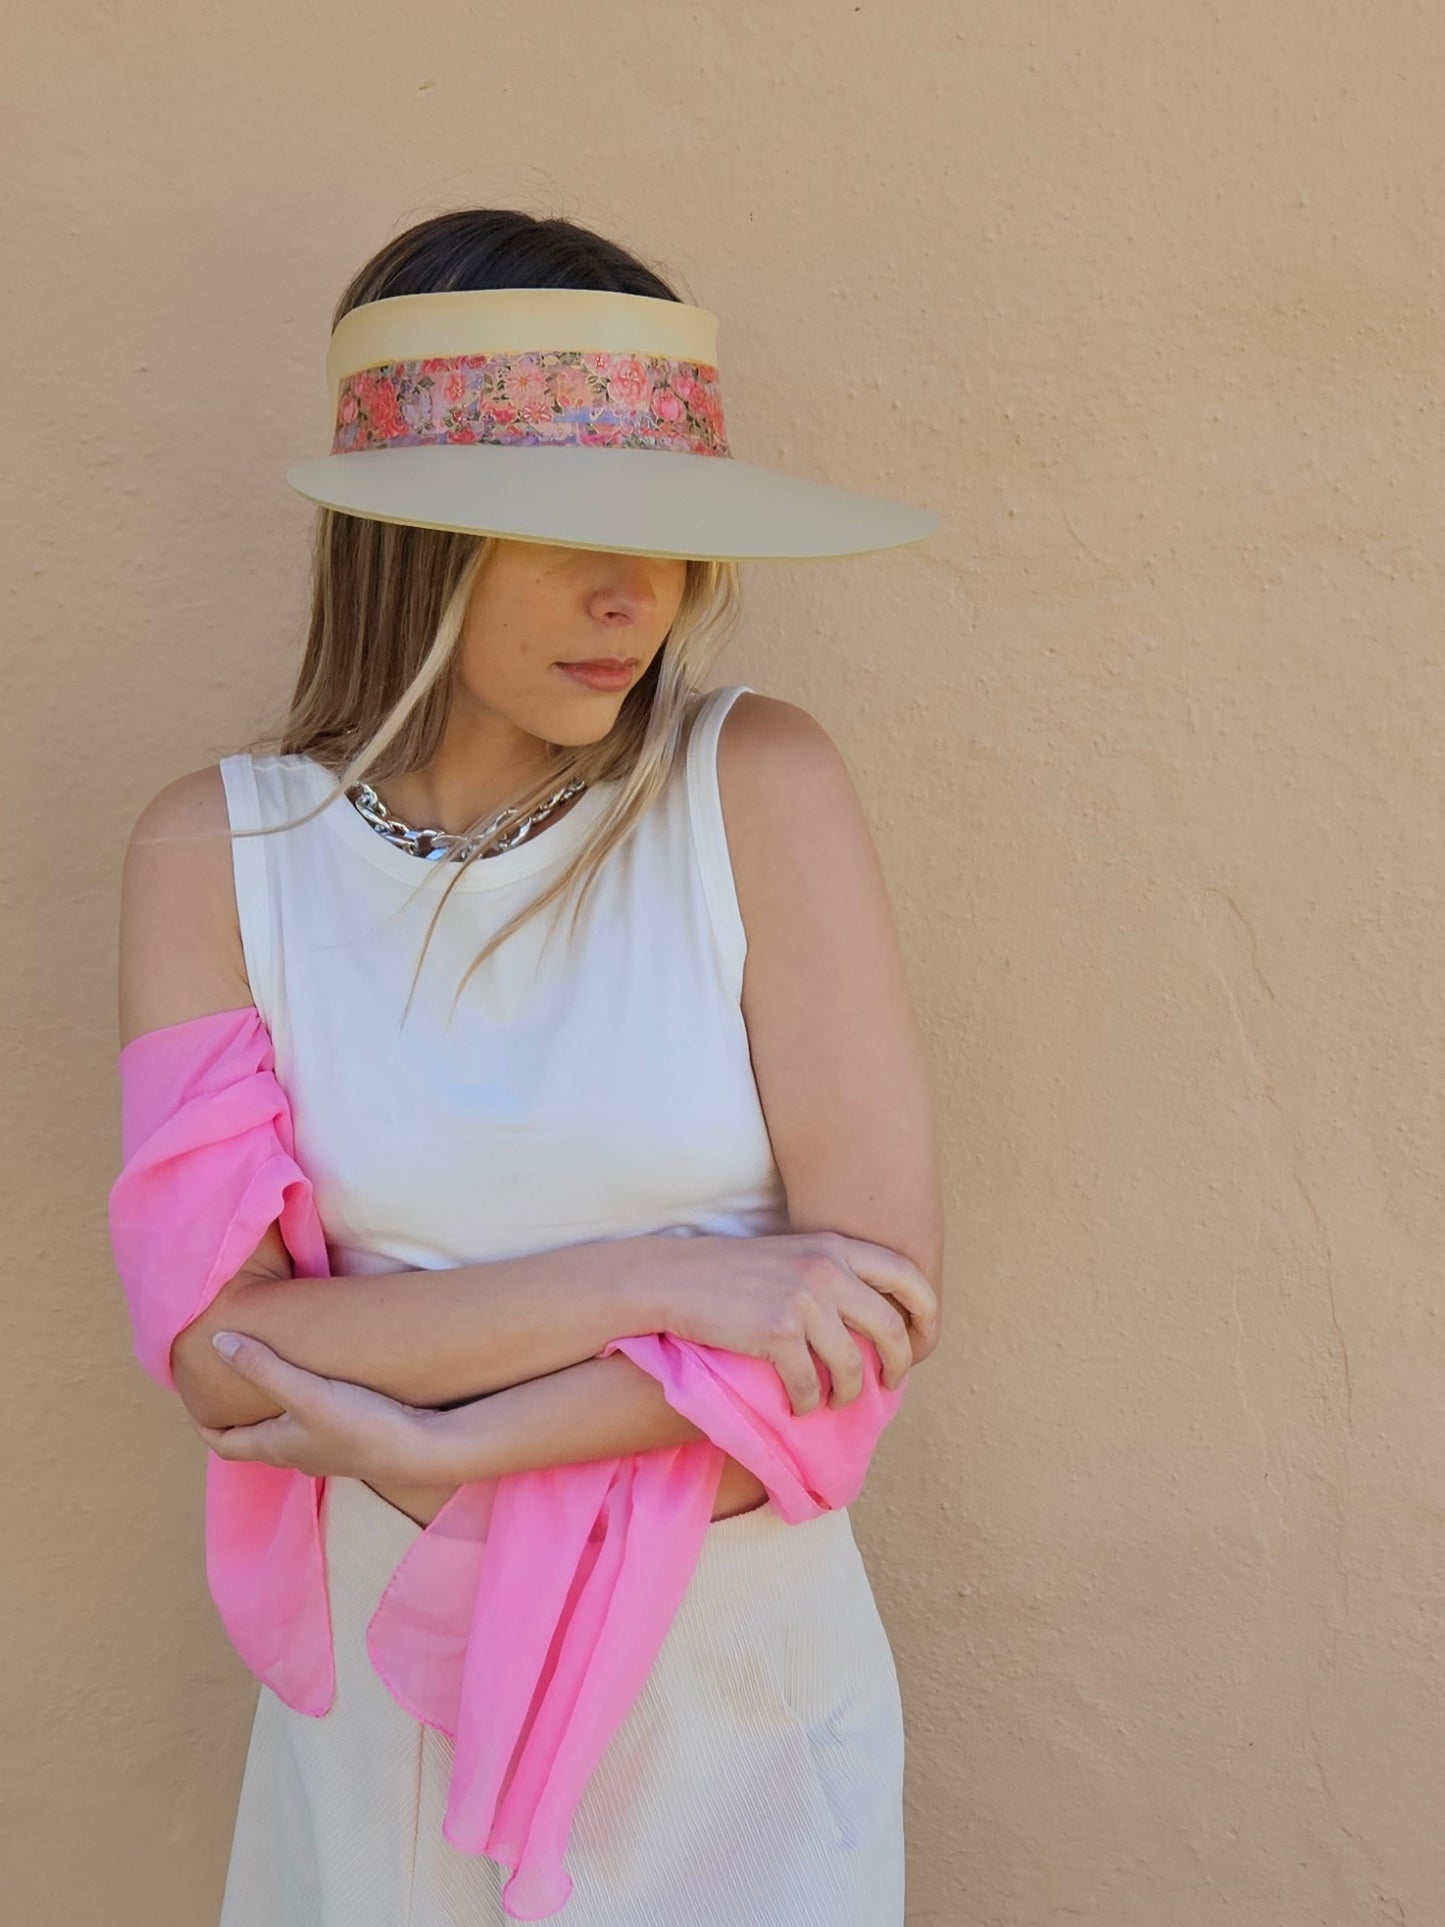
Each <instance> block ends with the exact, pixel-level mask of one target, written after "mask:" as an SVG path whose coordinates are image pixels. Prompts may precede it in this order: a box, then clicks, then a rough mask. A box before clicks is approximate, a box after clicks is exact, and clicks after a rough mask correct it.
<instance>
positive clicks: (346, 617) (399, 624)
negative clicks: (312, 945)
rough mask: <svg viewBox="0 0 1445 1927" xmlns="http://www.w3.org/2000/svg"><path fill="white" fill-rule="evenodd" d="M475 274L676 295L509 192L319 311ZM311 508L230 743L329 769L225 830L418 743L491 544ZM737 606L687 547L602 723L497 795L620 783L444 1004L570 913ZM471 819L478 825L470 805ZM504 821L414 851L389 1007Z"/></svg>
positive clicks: (411, 756) (731, 572)
mask: <svg viewBox="0 0 1445 1927" xmlns="http://www.w3.org/2000/svg"><path fill="white" fill-rule="evenodd" d="M487 286H494V287H543V286H577V287H600V288H604V289H607V288H611V289H615V290H616V291H618V292H623V293H637V294H649V295H653V296H658V297H662V298H666V299H671V300H679V299H681V298H682V297H680V296H678V295H677V294H676V293H674V291H673V290H672V289H671V288H669V287H668V286H667V284H666V283H665V282H663V281H662V280H661V279H660V278H659V277H658V276H657V275H655V274H654V273H653V272H652V270H651V269H649V268H647V267H645V266H643V264H642V263H640V262H638V261H637V260H636V259H635V257H633V256H631V255H629V254H627V253H626V252H625V251H624V250H622V249H621V248H619V247H617V245H616V244H615V243H613V242H610V241H607V240H605V239H604V238H603V237H601V236H599V235H595V234H593V233H592V232H591V231H590V230H588V229H585V228H578V227H576V226H574V225H573V224H572V223H570V222H567V221H560V220H547V221H541V220H536V219H534V218H533V217H532V216H530V215H525V214H519V213H515V212H513V211H511V210H505V209H502V210H498V209H463V210H459V211H457V212H454V213H450V214H443V215H438V216H436V217H434V218H433V219H432V220H429V221H424V222H421V223H420V224H418V225H417V226H416V227H414V228H410V229H408V230H407V232H406V233H404V234H402V235H400V236H398V237H397V238H396V239H394V240H393V241H391V242H388V243H387V245H386V246H385V247H384V248H383V249H382V250H381V251H380V252H379V253H378V254H377V255H376V256H375V257H373V259H372V260H371V261H369V262H368V263H367V264H366V265H365V266H364V267H363V268H362V269H361V270H360V271H359V273H358V274H357V275H356V276H355V277H354V278H353V280H352V282H351V284H350V286H349V287H348V288H347V290H346V291H345V293H344V294H343V295H342V297H341V300H340V301H339V303H338V304H337V308H336V312H335V315H334V317H333V326H334V325H335V323H336V321H339V320H340V318H341V316H342V315H343V314H345V313H347V312H348V311H349V310H350V309H351V308H352V307H354V306H357V305H358V304H360V303H361V302H363V301H372V300H378V299H382V298H384V297H385V296H387V295H394V294H415V293H423V292H432V291H446V290H448V289H452V288H463V287H465V288H471V287H487ZM316 517H317V520H316V530H315V539H314V544H313V550H312V572H311V615H310V626H309V633H308V635H307V640H306V648H305V653H304V657H303V660H302V663H301V668H300V672H299V674H298V676H297V679H296V683H295V686H294V688H293V690H292V694H291V698H290V702H289V705H288V708H287V711H286V714H285V717H284V720H283V721H282V722H281V723H280V724H279V725H278V726H277V727H276V728H274V729H272V730H269V731H267V732H265V733H263V734H261V735H258V736H255V737H253V738H252V739H251V740H250V741H249V742H248V743H247V744H246V745H245V746H244V747H245V748H246V749H247V750H249V751H250V752H251V753H253V754H265V753H280V754H283V755H284V754H294V753H301V754H304V755H306V756H308V757H310V758H311V759H312V760H313V761H314V762H316V763H317V764H319V765H320V766H322V767H323V768H325V769H328V770H330V771H331V773H332V775H333V776H334V778H335V787H334V789H333V790H332V792H331V793H330V794H328V795H327V796H326V797H325V798H323V799H322V801H321V802H320V803H318V804H317V805H316V806H315V808H314V809H312V810H308V811H307V812H306V813H305V815H303V816H300V817H296V818H294V819H292V820H291V821H289V822H286V823H279V824H268V825H264V826H262V827H261V828H259V829H242V830H233V831H232V832H231V834H232V835H233V836H248V835H249V836H255V835H270V834H273V833H274V832H275V831H277V830H283V829H294V828H299V827H300V826H301V825H302V824H303V823H307V822H310V821H311V819H312V818H313V817H314V816H316V815H317V814H318V813H319V811H321V810H322V809H324V808H326V807H327V806H328V805H329V804H330V803H331V802H332V801H333V800H334V798H335V797H336V796H337V795H340V794H343V793H344V792H345V790H346V789H347V788H349V787H350V786H351V785H352V784H355V783H358V782H361V781H367V782H382V781H385V779H386V778H387V777H390V776H399V775H404V774H406V773H408V772H410V771H412V770H415V769H419V768H422V767H424V766H425V765H426V764H427V763H428V762H429V761H430V760H431V758H432V757H433V756H434V755H435V754H436V753H437V750H438V748H439V746H440V744H441V741H442V738H443V734H444V731H445V728H446V723H447V717H448V713H449V709H450V704H451V701H452V695H453V690H454V688H455V684H456V675H457V668H458V663H459V659H460V643H461V636H462V631H463V625H464V621H465V616H466V611H467V606H468V602H469V600H470V597H471V595H472V592H473V590H474V589H475V587H476V585H477V583H478V582H479V581H480V580H481V579H482V576H483V574H484V572H485V570H486V567H487V564H488V561H489V559H490V558H491V556H492V555H493V554H494V552H495V550H496V547H497V544H496V541H495V539H494V538H492V537H490V536H477V535H468V534H460V533H454V532H452V531H449V530H445V529H424V528H413V527H411V526H409V525H405V524H401V523H391V522H378V521H373V520H370V519H368V518H363V517H360V516H354V515H346V514H342V513H339V512H338V511H336V510H333V509H328V508H318V509H317V511H316ZM740 613H741V588H740V583H739V578H738V567H737V564H736V563H735V562H728V561H689V562H688V564H687V574H686V579H685V582H684V587H683V594H682V600H681V602H680V604H679V607H678V610H677V614H676V616H675V617H674V619H673V623H672V626H671V628H670V629H669V630H668V632H667V636H666V637H665V639H664V641H663V644H662V647H661V648H660V649H659V651H658V653H657V655H656V656H655V657H654V658H653V661H652V662H651V663H650V664H649V666H648V670H647V672H646V674H645V675H644V676H643V677H642V678H641V680H640V681H639V682H638V683H637V684H635V685H634V687H633V688H632V689H631V690H629V691H628V694H627V696H626V698H625V700H624V702H623V704H622V708H621V711H620V713H619V715H618V718H617V721H616V723H615V724H614V725H613V727H612V729H611V730H609V731H608V733H607V735H606V736H605V737H604V738H603V739H602V740H601V741H600V742H597V743H591V744H586V745H584V746H583V747H581V748H575V747H571V748H565V749H559V748H557V747H556V746H553V745H548V748H549V749H550V750H552V751H553V754H552V756H551V759H550V760H549V762H548V764H547V766H546V767H545V768H544V770H543V772H542V773H541V775H539V777H538V778H537V780H536V782H535V783H534V784H532V785H531V787H530V788H528V789H526V790H524V791H520V792H518V793H517V794H516V795H515V796H513V797H512V798H510V799H509V804H510V805H511V806H514V807H516V808H517V809H518V810H520V811H522V812H525V811H527V810H530V809H533V808H535V807H536V806H537V805H538V804H540V803H541V802H542V801H543V800H544V799H545V798H546V797H547V796H549V795H550V794H551V793H552V792H553V791H554V790H555V789H556V788H557V787H558V786H559V785H560V784H561V783H563V782H566V781H568V780H570V779H572V778H579V779H581V780H582V781H583V782H585V783H587V784H589V785H591V784H595V783H601V782H613V781H616V782H618V783H619V784H620V787H619V790H618V793H617V795H616V796H615V798H614V799H613V801H612V803H611V806H610V807H609V808H608V809H607V810H606V811H605V812H604V813H603V814H602V816H601V817H600V818H599V819H598V821H597V822H596V823H595V824H594V825H592V827H591V829H590V830H589V832H588V834H587V836H586V838H585V840H584V841H583V843H582V844H581V846H580V847H579V849H578V850H577V851H576V852H575V854H574V855H573V857H572V860H571V861H570V862H569V863H568V864H567V865H566V867H565V868H564V869H563V870H562V871H561V872H560V873H559V874H558V875H557V876H556V877H555V878H554V879H553V880H552V881H551V883H550V884H548V886H547V887H546V888H545V889H544V890H543V891H542V892H541V894H540V895H538V896H537V897H536V898H535V899H533V900H532V901H530V902H528V903H527V904H525V905H524V906H523V907H522V908H521V909H520V910H519V911H518V912H517V913H516V914H515V915H514V916H513V917H511V918H510V919H509V920H508V921H507V922H506V923H505V924H504V925H503V926H502V927H501V929H499V930H497V931H496V932H494V934H493V935H492V936H491V937H490V938H489V939H488V940H487V942H486V944H485V945H484V947H483V948H482V949H481V950H480V951H479V952H478V953H477V955H476V956H475V957H474V958H473V959H472V962H471V964H470V965H469V966H468V968H467V970H466V972H465V974H464V975H463V977H462V979H461V982H460V983H459V984H458V986H457V991H456V995H455V996H454V998H453V1001H452V1010H453V1011H454V1010H455V1008H456V998H458V997H460V995H461V993H462V991H463V989H464V988H465V986H466V984H467V982H468V981H469V979H470V977H471V975H472V972H473V971H474V970H476V969H478V968H479V967H480V965H481V964H483V963H484V962H485V961H486V959H487V958H488V957H490V956H491V955H492V953H493V951H495V950H496V949H497V947H498V946H499V945H500V944H502V943H503V942H505V941H506V939H507V938H508V937H510V936H511V935H512V934H513V933H514V932H515V931H516V930H518V929H520V928H521V926H522V925H523V924H524V923H525V922H526V921H527V920H528V919H529V918H531V917H533V916H536V915H537V914H538V913H539V912H541V911H542V910H543V909H544V908H545V907H546V906H547V905H548V904H552V903H559V902H560V900H561V899H562V898H563V897H564V896H565V895H566V894H567V893H568V892H569V891H574V890H575V902H574V907H573V919H572V928H573V929H574V930H575V927H576V920H577V917H578V915H580V913H581V910H582V906H583V904H584V902H585V901H586V898H587V895H588V894H589V892H590V890H591V888H592V885H593V883H594V882H595V880H596V876H597V872H598V870H599V868H600V866H601V864H602V862H603V861H604V859H605V858H606V857H607V855H608V853H609V852H610V851H611V850H613V849H614V848H615V847H616V845H617V844H619V843H620V842H621V841H622V840H623V838H625V837H626V836H627V835H628V834H629V832H630V831H631V829H632V827H633V825H634V824H635V823H636V822H637V821H638V819H639V818H640V817H641V816H642V815H643V814H644V812H645V811H646V810H647V808H648V806H649V805H650V804H651V802H652V801H653V799H654V798H655V797H656V796H657V795H658V793H659V791H660V790H661V789H662V787H663V785H664V784H665V783H666V782H667V779H668V776H669V773H670V771H671V769H672V767H673V764H674V762H675V760H676V758H677V756H678V754H679V751H680V748H681V744H682V740H683V736H684V733H685V730H686V727H687V723H688V720H689V716H690V714H691V712H692V709H693V707H694V704H695V700H696V698H697V696H698V695H699V694H700V693H701V691H702V690H703V689H704V688H705V687H706V686H707V679H708V675H709V671H710V669H711V667H712V665H713V663H714V662H715V661H716V660H717V657H718V656H719V655H720V654H721V652H722V650H723V649H724V648H725V646H726V644H727V641H728V640H729V638H730V636H731V634H732V631H733V629H734V627H735V625H736V623H737V620H738V617H739V615H740ZM347 807H348V808H350V807H351V805H350V803H349V801H348V804H347ZM574 807H575V805H574ZM469 827H470V828H471V829H473V830H476V829H478V828H479V827H480V823H478V824H474V825H471V826H469ZM504 834H505V829H500V830H498V831H497V832H495V833H494V834H493V835H492V836H491V837H489V838H487V839H486V841H485V842H483V843H481V844H479V846H478V848H477V849H476V850H475V851H474V852H472V853H471V854H469V855H468V856H467V857H466V858H465V859H463V860H452V859H440V860H438V861H436V862H432V863H423V862H421V861H420V860H419V861H418V869H419V871H420V872H421V875H420V876H419V880H418V888H422V887H425V885H426V884H427V882H428V881H429V880H430V878H431V877H432V875H433V874H434V873H436V872H439V871H443V870H445V871H449V872H452V874H451V876H450V878H449V880H448V883H447V886H446V889H445V890H444V891H443V892H442V893H441V896H440V900H439V901H438V904H437V907H436V910H435V912H434V913H433V916H432V919H431V922H430V923H429V924H428V926H427V932H426V937H425V939H424V941H423V943H422V948H421V953H420V955H419V956H418V959H417V966H416V971H415V972H414V973H413V976H412V984H411V990H410V992H409V993H408V996H407V1001H406V1005H405V1008H404V1010H403V1013H402V1018H403V1021H404V1020H405V1016H406V1013H407V1011H409V1010H410V1008H411V1002H412V996H413V995H414V993H415V990H416V983H417V977H418V976H419V974H420V971H421V968H422V964H423V962H424V960H425V957H426V953H427V950H428V948H429V946H430V943H431V939H432V935H433V933H434V931H435V929H436V924H437V919H438V917H439V916H440V915H441V913H442V910H443V908H444V907H445V905H446V902H447V899H448V897H449V896H450V895H451V892H452V890H453V889H454V888H455V887H456V883H457V881H458V879H459V877H460V875H461V873H462V871H463V870H464V869H465V868H466V867H467V865H468V864H469V863H475V862H484V861H485V860H486V854H487V852H488V851H489V850H491V849H493V848H494V847H495V846H496V843H497V841H498V839H499V838H500V837H501V836H502V835H504ZM539 834H541V835H545V834H546V831H545V829H544V830H542V831H540V832H539Z"/></svg>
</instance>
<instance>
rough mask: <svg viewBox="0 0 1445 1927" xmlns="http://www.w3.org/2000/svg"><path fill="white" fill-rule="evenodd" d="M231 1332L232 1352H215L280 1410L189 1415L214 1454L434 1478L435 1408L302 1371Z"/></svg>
mask: <svg viewBox="0 0 1445 1927" xmlns="http://www.w3.org/2000/svg"><path fill="white" fill-rule="evenodd" d="M232 1335H233V1336H235V1337H237V1338H239V1339H240V1344H239V1345H238V1346H237V1347H236V1349H235V1351H234V1353H232V1354H230V1355H229V1356H228V1355H227V1354H226V1353H225V1352H223V1351H221V1350H220V1348H219V1347H217V1356H218V1357H222V1358H225V1360H226V1363H227V1364H228V1365H229V1366H230V1367H231V1370H232V1371H233V1372H236V1373H238V1374H239V1375H240V1376H241V1377H242V1378H244V1379H247V1380H249V1382H250V1383H251V1384H252V1385H255V1386H256V1387H258V1389H259V1390H261V1391H263V1392H268V1393H269V1394H270V1395H271V1397H272V1398H273V1399H275V1401H276V1403H277V1404H278V1405H281V1406H284V1407H285V1410H284V1411H282V1412H280V1413H279V1414H278V1415H277V1416H276V1417H274V1418H263V1419H258V1420H257V1421H256V1423H255V1424H254V1425H226V1426H219V1427H218V1426H211V1425H202V1424H200V1423H199V1422H198V1421H197V1420H195V1419H192V1420H191V1423H192V1425H194V1426H195V1429H196V1431H197V1432H199V1433H200V1435H201V1437H202V1438H203V1439H204V1440H205V1441H206V1444H207V1445H208V1446H210V1448H211V1450H212V1451H213V1452H214V1453H215V1454H216V1456H217V1458H222V1459H239V1460H249V1461H251V1462H252V1463H259V1464H262V1465H279V1466H291V1467H293V1468H294V1469H295V1470H296V1471H298V1472H305V1473H308V1474H309V1475H310V1476H311V1477H313V1478H325V1477H331V1476H335V1477H337V1478H352V1479H381V1478H389V1479H396V1480H399V1481H400V1482H401V1483H403V1484H407V1485H426V1484H429V1483H430V1482H431V1480H432V1479H434V1478H435V1473H434V1472H432V1471H430V1470H429V1468H428V1456H427V1451H426V1446H427V1442H428V1437H429V1428H430V1427H431V1426H432V1425H433V1424H434V1423H435V1421H436V1420H437V1419H438V1418H439V1417H440V1416H441V1414H440V1413H438V1412H434V1411H432V1410H431V1409H430V1407H425V1406H416V1405H402V1404H400V1403H399V1402H398V1401H397V1400H396V1399H394V1398H387V1397H386V1396H385V1395H384V1394H383V1393H381V1392H374V1391H372V1390H371V1389H370V1387H369V1386H365V1385H353V1384H351V1383H350V1381H349V1380H347V1379H342V1378H324V1377H322V1376H321V1374H320V1373H318V1372H308V1371H306V1370H305V1369H304V1368H303V1367H302V1366H300V1365H292V1364H291V1363H290V1362H289V1361H288V1360H286V1359H284V1358H282V1357H281V1356H280V1354H279V1353H278V1352H274V1351H272V1349H271V1347H270V1346H269V1345H267V1344H265V1343H264V1342H263V1341H262V1340H261V1339H259V1338H252V1337H250V1336H248V1335H247V1334H245V1333H242V1332H237V1333H234V1334H232Z"/></svg>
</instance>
